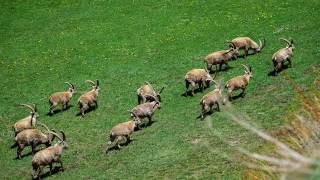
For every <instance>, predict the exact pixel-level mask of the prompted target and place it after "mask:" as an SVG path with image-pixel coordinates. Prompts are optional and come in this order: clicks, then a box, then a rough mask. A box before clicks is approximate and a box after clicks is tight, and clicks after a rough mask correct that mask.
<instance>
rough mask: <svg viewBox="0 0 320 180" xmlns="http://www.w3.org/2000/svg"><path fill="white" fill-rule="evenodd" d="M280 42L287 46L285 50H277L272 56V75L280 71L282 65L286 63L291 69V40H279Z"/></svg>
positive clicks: (292, 48) (292, 47) (292, 46)
mask: <svg viewBox="0 0 320 180" xmlns="http://www.w3.org/2000/svg"><path fill="white" fill-rule="evenodd" d="M280 39H281V40H283V41H285V42H286V43H287V46H286V47H285V48H281V49H279V50H278V51H277V52H276V53H274V54H273V56H272V62H273V68H274V73H275V74H277V73H278V72H279V71H280V70H281V69H282V66H283V64H284V63H285V62H286V61H288V62H289V65H290V67H291V60H292V57H293V50H294V45H293V40H292V39H291V38H290V40H287V39H284V38H280Z"/></svg>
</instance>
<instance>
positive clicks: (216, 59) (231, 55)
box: [204, 43, 239, 71]
mask: <svg viewBox="0 0 320 180" xmlns="http://www.w3.org/2000/svg"><path fill="white" fill-rule="evenodd" d="M231 45H232V47H230V49H228V50H223V51H217V52H213V53H211V54H209V55H207V56H206V57H205V59H204V63H206V66H207V69H208V70H210V71H212V66H215V69H216V71H217V69H218V68H217V65H219V70H221V68H222V65H223V64H225V65H226V66H229V65H228V62H229V61H230V60H231V59H237V57H238V56H239V51H238V49H236V48H235V46H234V45H233V44H232V43H231Z"/></svg>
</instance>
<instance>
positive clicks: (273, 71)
mask: <svg viewBox="0 0 320 180" xmlns="http://www.w3.org/2000/svg"><path fill="white" fill-rule="evenodd" d="M289 67H290V66H289V65H288V64H284V65H283V66H282V68H281V69H280V71H279V72H278V73H276V71H275V70H272V71H270V72H269V73H268V76H277V74H279V73H281V72H282V71H283V70H285V69H288V68H289Z"/></svg>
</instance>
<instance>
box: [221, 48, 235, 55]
mask: <svg viewBox="0 0 320 180" xmlns="http://www.w3.org/2000/svg"><path fill="white" fill-rule="evenodd" d="M233 49H234V48H230V49H228V50H226V51H225V52H224V53H223V54H227V53H229V52H230V51H232V50H233Z"/></svg>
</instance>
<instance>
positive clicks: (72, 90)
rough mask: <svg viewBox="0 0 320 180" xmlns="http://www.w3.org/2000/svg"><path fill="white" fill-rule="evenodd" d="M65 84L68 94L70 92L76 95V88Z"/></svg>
mask: <svg viewBox="0 0 320 180" xmlns="http://www.w3.org/2000/svg"><path fill="white" fill-rule="evenodd" d="M65 83H66V84H68V85H69V88H68V92H70V93H72V94H75V93H76V87H75V86H74V85H73V84H71V83H69V82H65Z"/></svg>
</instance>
